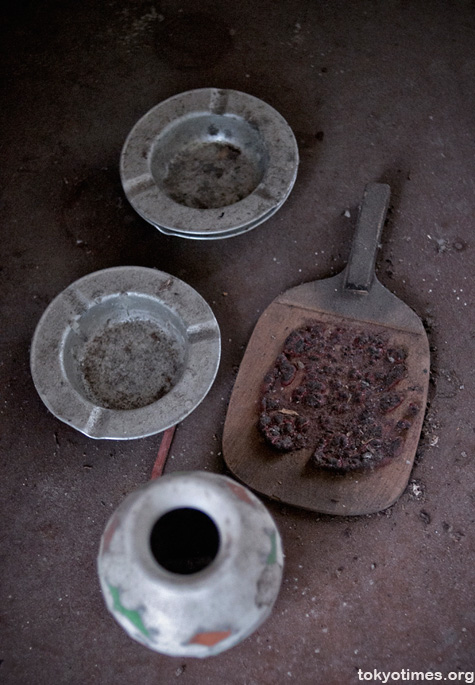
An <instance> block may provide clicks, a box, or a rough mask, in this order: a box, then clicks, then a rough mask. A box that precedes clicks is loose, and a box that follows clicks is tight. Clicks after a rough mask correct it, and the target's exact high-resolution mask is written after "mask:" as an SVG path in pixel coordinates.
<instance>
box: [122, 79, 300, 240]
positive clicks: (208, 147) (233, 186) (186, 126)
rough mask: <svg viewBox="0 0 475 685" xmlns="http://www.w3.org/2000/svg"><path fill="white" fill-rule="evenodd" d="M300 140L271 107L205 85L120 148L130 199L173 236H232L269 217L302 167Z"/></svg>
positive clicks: (152, 118)
mask: <svg viewBox="0 0 475 685" xmlns="http://www.w3.org/2000/svg"><path fill="white" fill-rule="evenodd" d="M298 162H299V157H298V148H297V143H296V140H295V136H294V134H293V132H292V130H291V128H290V127H289V125H288V124H287V122H286V121H285V119H284V118H283V117H282V116H281V115H280V114H279V113H278V112H277V111H276V110H275V109H274V108H272V107H270V106H269V105H268V104H266V103H265V102H263V101H262V100H259V99H258V98H256V97H253V96H252V95H248V94H246V93H241V92H239V91H235V90H219V89H216V88H202V89H198V90H192V91H188V92H185V93H180V94H179V95H175V96H174V97H171V98H169V99H168V100H165V101H164V102H162V103H160V104H158V105H157V106H156V107H154V108H153V109H151V110H150V111H149V112H147V114H145V115H144V116H143V117H142V118H141V119H140V120H139V121H138V122H137V124H136V125H135V126H134V127H133V128H132V130H131V132H130V134H129V135H128V137H127V140H126V142H125V145H124V147H123V150H122V155H121V160H120V171H121V178H122V185H123V188H124V191H125V194H126V196H127V198H128V200H129V202H130V203H131V205H132V206H133V207H134V209H135V210H136V211H137V212H138V213H139V214H140V216H142V217H143V218H144V219H146V221H148V222H149V223H151V224H152V225H153V226H155V227H156V228H158V230H159V231H162V232H163V233H166V234H168V235H173V236H179V237H182V238H195V239H199V240H212V239H219V238H230V237H232V236H236V235H239V234H241V233H245V232H246V231H250V230H251V229H253V228H254V227H255V226H258V225H259V224H261V223H262V222H263V221H266V220H267V219H269V218H270V217H271V216H272V215H273V214H275V212H276V211H277V210H278V209H279V208H280V207H281V206H282V204H283V203H284V202H285V200H286V199H287V197H288V195H289V193H290V191H291V190H292V187H293V185H294V182H295V178H296V175H297V168H298Z"/></svg>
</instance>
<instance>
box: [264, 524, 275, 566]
mask: <svg viewBox="0 0 475 685" xmlns="http://www.w3.org/2000/svg"><path fill="white" fill-rule="evenodd" d="M270 543H271V548H270V552H269V556H268V557H267V561H266V563H267V564H275V562H276V561H277V539H276V534H275V530H274V531H272V533H271V534H270Z"/></svg>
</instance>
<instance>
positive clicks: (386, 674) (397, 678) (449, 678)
mask: <svg viewBox="0 0 475 685" xmlns="http://www.w3.org/2000/svg"><path fill="white" fill-rule="evenodd" d="M358 680H359V681H361V682H367V683H396V682H406V683H426V682H427V683H428V682H434V681H435V682H439V683H440V682H444V681H445V682H447V683H473V682H475V681H474V671H451V672H450V673H447V674H444V673H442V672H440V671H411V670H410V669H409V668H402V669H401V670H400V671H379V670H378V669H377V668H375V669H373V670H372V671H364V670H363V669H362V668H359V669H358Z"/></svg>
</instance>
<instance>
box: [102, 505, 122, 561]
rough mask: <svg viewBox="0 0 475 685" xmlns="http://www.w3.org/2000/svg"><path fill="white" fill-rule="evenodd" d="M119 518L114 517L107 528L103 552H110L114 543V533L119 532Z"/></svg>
mask: <svg viewBox="0 0 475 685" xmlns="http://www.w3.org/2000/svg"><path fill="white" fill-rule="evenodd" d="M119 523H120V521H119V517H118V516H117V514H116V515H114V517H113V518H112V520H111V522H110V523H109V525H108V526H107V528H106V530H105V533H104V538H103V547H102V552H103V553H104V552H108V551H109V547H110V544H111V542H112V538H113V537H114V533H115V531H116V530H117V526H118V525H119Z"/></svg>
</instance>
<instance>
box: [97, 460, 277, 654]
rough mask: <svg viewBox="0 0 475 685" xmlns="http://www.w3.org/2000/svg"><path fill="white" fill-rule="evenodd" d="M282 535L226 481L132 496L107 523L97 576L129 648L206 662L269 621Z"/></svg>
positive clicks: (180, 476) (179, 477)
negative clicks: (129, 639) (138, 645)
mask: <svg viewBox="0 0 475 685" xmlns="http://www.w3.org/2000/svg"><path fill="white" fill-rule="evenodd" d="M282 568H283V554H282V545H281V539H280V535H279V532H278V530H277V528H276V525H275V523H274V521H273V519H272V517H271V516H270V514H269V512H268V511H267V509H266V508H265V507H264V505H263V504H262V503H261V502H260V501H259V500H258V499H257V498H256V497H255V496H254V495H253V494H252V493H251V492H250V491H249V490H248V489H247V488H245V487H243V486H242V485H240V484H238V483H236V482H235V481H233V480H232V479H230V478H228V477H226V476H221V475H217V474H211V473H206V472H196V471H194V472H189V473H186V472H185V473H176V474H170V475H166V476H163V477H161V478H158V479H156V480H152V481H149V482H148V483H147V484H146V485H145V486H143V487H142V488H140V489H138V490H137V491H135V492H133V493H132V494H130V495H129V496H128V497H127V498H126V499H125V500H124V502H123V503H122V504H121V505H120V506H119V508H118V509H117V510H116V512H115V513H114V514H113V515H112V517H111V519H110V520H109V522H108V524H107V526H106V528H105V531H104V534H103V536H102V540H101V546H100V552H99V557H98V572H99V579H100V583H101V588H102V592H103V595H104V598H105V601H106V604H107V607H108V608H109V610H110V611H111V613H112V614H113V616H114V618H115V619H116V620H117V621H118V622H119V623H120V625H121V626H122V627H123V628H124V629H125V630H126V632H127V633H128V634H129V635H130V636H131V637H132V638H134V639H135V640H138V641H139V642H141V643H143V644H144V645H146V646H147V647H150V648H151V649H153V650H156V651H157V652H161V653H163V654H167V655H170V656H194V657H206V656H211V655H214V654H218V653H220V652H223V651H224V650H226V649H229V648H230V647H233V646H234V645H236V644H238V643H239V642H241V640H243V639H244V638H246V637H247V636H248V635H250V634H251V633H252V632H253V631H254V630H255V629H256V628H257V627H258V626H259V625H261V624H262V623H263V621H265V619H266V618H267V617H268V616H269V614H270V612H271V610H272V606H273V604H274V602H275V600H276V598H277V594H278V592H279V589H280V584H281V579H282Z"/></svg>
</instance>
